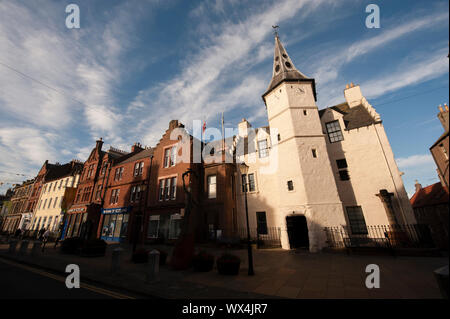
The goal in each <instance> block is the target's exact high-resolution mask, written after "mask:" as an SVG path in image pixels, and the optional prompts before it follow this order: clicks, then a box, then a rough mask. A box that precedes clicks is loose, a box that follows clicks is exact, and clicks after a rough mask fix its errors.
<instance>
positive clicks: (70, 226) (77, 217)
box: [61, 206, 88, 240]
mask: <svg viewBox="0 0 450 319" xmlns="http://www.w3.org/2000/svg"><path fill="white" fill-rule="evenodd" d="M87 215H88V213H87V207H86V206H83V207H72V208H71V209H69V210H68V211H67V214H66V216H65V220H64V224H63V231H62V234H61V240H63V239H64V238H71V237H79V235H80V230H81V227H80V226H81V225H83V223H85V222H86V220H87Z"/></svg>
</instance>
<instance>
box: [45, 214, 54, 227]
mask: <svg viewBox="0 0 450 319" xmlns="http://www.w3.org/2000/svg"><path fill="white" fill-rule="evenodd" d="M52 220H53V216H50V217H49V218H48V222H47V227H46V229H50V225H51V224H52Z"/></svg>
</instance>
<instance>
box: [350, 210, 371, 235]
mask: <svg viewBox="0 0 450 319" xmlns="http://www.w3.org/2000/svg"><path fill="white" fill-rule="evenodd" d="M346 210H347V217H348V222H349V223H350V229H351V230H352V233H353V234H361V235H365V234H367V227H366V221H365V219H364V214H363V212H362V209H361V206H349V207H346Z"/></svg>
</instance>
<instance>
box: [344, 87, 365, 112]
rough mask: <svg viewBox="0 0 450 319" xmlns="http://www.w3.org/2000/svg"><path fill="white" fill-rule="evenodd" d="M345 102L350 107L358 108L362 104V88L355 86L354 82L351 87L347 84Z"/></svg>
mask: <svg viewBox="0 0 450 319" xmlns="http://www.w3.org/2000/svg"><path fill="white" fill-rule="evenodd" d="M344 96H345V100H346V101H347V103H348V105H349V106H350V107H354V106H358V105H360V104H361V100H362V98H363V95H362V92H361V88H360V87H359V85H358V84H357V85H354V84H353V82H352V83H350V85H348V84H347V86H346V87H345V90H344Z"/></svg>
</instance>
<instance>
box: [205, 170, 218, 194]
mask: <svg viewBox="0 0 450 319" xmlns="http://www.w3.org/2000/svg"><path fill="white" fill-rule="evenodd" d="M207 179H208V198H216V197H217V184H216V183H217V176H216V175H209V176H208V177H207Z"/></svg>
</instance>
